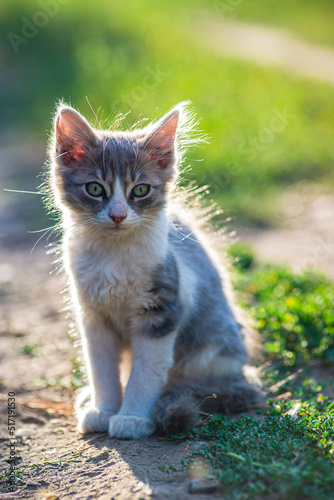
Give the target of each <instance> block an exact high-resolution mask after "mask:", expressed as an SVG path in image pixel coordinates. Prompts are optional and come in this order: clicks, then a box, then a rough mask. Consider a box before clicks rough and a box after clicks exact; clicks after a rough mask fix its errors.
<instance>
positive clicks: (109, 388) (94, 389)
mask: <svg viewBox="0 0 334 500" xmlns="http://www.w3.org/2000/svg"><path fill="white" fill-rule="evenodd" d="M82 337H83V348H84V353H85V357H86V365H87V371H88V379H89V397H87V395H86V397H85V396H79V398H78V402H77V405H76V413H77V417H78V430H79V432H81V433H83V434H87V433H89V432H107V431H108V427H109V419H110V417H111V416H112V415H114V414H115V413H117V412H118V410H119V407H120V405H121V397H122V396H121V384H120V380H119V362H120V345H119V341H118V340H117V338H116V336H115V335H114V334H113V332H112V331H110V329H108V328H106V326H105V325H104V324H103V323H102V322H101V321H99V320H98V319H97V318H96V317H94V318H92V317H89V318H87V315H86V320H85V323H84V327H83V328H82Z"/></svg>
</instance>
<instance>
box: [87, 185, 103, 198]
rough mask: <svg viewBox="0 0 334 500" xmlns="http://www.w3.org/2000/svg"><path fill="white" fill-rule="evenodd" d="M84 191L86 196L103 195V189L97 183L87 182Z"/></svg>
mask: <svg viewBox="0 0 334 500" xmlns="http://www.w3.org/2000/svg"><path fill="white" fill-rule="evenodd" d="M86 191H87V193H88V194H90V195H91V196H95V197H98V196H102V195H104V193H105V191H104V187H103V186H101V184H99V183H98V182H88V184H86Z"/></svg>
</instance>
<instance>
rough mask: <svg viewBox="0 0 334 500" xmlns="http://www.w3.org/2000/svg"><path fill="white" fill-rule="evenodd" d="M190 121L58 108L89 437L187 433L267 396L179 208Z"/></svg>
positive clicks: (69, 265) (68, 259) (213, 268)
mask: <svg viewBox="0 0 334 500" xmlns="http://www.w3.org/2000/svg"><path fill="white" fill-rule="evenodd" d="M185 116H186V109H185V106H184V105H182V104H181V105H178V106H176V107H175V108H173V109H172V110H171V111H170V112H169V113H168V114H166V115H165V116H164V117H163V118H162V119H161V120H160V121H158V122H156V123H153V124H150V125H148V126H146V127H145V128H142V129H138V130H131V131H126V132H122V131H103V130H96V129H94V128H92V127H91V126H90V125H89V123H88V122H87V121H86V120H85V118H83V117H82V116H81V115H80V114H79V113H78V112H77V111H75V110H74V109H72V108H71V107H68V106H65V105H63V104H61V105H60V106H59V107H58V110H57V115H56V119H55V131H54V140H53V143H52V147H51V152H50V157H51V176H50V179H51V187H52V190H53V193H54V199H55V202H56V205H57V206H58V208H59V209H60V210H61V213H62V225H63V230H64V237H63V261H64V267H65V269H66V272H67V274H68V277H69V283H70V290H71V295H72V301H73V305H74V310H75V314H76V319H77V324H78V327H79V330H80V332H81V337H82V345H83V350H84V356H85V361H86V367H87V373H88V378H89V398H88V399H87V398H86V399H85V396H82V397H81V398H79V400H78V404H77V416H78V429H79V431H80V432H82V433H89V432H106V431H108V432H109V434H110V436H111V437H115V438H142V437H144V436H149V435H151V434H153V433H154V431H155V430H156V427H157V426H158V428H159V429H160V430H161V431H162V432H164V433H167V434H170V433H177V432H184V431H186V430H187V429H188V428H189V427H190V426H191V425H194V424H196V423H197V422H198V421H199V419H200V418H199V412H200V411H202V412H210V413H211V412H213V411H217V412H225V413H234V412H239V411H241V410H244V409H246V408H249V406H250V405H251V404H252V403H254V402H256V401H258V400H259V399H260V398H261V394H260V392H259V390H258V389H257V388H256V387H255V386H253V385H251V384H250V383H249V382H248V381H247V380H246V377H245V375H244V366H245V364H246V362H247V353H246V349H245V346H244V340H243V332H242V327H241V325H240V324H239V323H238V321H237V319H236V317H235V314H234V312H233V306H232V304H231V303H229V301H228V299H227V296H226V294H225V291H224V287H225V279H222V276H221V274H220V271H219V269H218V265H217V264H216V263H215V262H214V258H213V257H212V256H211V251H209V250H208V248H207V245H206V244H205V243H204V241H203V239H204V237H203V236H201V233H200V232H199V231H197V230H196V227H192V225H191V224H192V223H191V221H190V222H189V220H188V217H187V215H186V211H184V213H182V208H181V209H179V208H178V209H177V213H175V209H173V203H172V201H171V200H172V189H173V183H175V180H176V178H177V175H178V164H179V161H180V158H181V155H182V151H181V148H180V146H181V145H182V144H181V143H182V141H181V139H180V138H182V132H184V130H183V129H182V123H184V122H185ZM125 350H130V351H131V356H132V366H131V374H130V377H129V380H128V382H127V385H126V388H125V390H124V393H123V391H122V386H121V382H120V361H121V356H122V353H123V352H124V351H125ZM213 393H214V396H215V397H214V396H212V394H213ZM207 396H211V398H210V397H209V398H208V399H206V401H204V402H203V399H204V398H206V397H207ZM201 403H202V404H201Z"/></svg>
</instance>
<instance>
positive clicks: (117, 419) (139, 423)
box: [109, 415, 156, 439]
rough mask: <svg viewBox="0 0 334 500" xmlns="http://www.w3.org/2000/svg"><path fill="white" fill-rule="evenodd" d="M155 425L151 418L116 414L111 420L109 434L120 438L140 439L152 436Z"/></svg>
mask: <svg viewBox="0 0 334 500" xmlns="http://www.w3.org/2000/svg"><path fill="white" fill-rule="evenodd" d="M155 427H156V424H155V422H154V420H152V419H151V418H142V417H128V416H123V415H114V416H113V417H111V418H110V420H109V435H110V437H113V438H118V439H140V438H143V437H147V436H151V435H152V434H153V433H154V431H155Z"/></svg>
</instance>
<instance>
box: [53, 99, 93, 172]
mask: <svg viewBox="0 0 334 500" xmlns="http://www.w3.org/2000/svg"><path fill="white" fill-rule="evenodd" d="M92 134H93V132H92V130H91V129H90V127H89V125H88V124H87V122H86V121H85V120H84V119H82V118H81V116H80V115H79V114H78V113H76V112H75V111H72V110H71V109H66V110H64V111H62V112H60V113H59V115H58V117H57V121H56V151H57V154H58V155H59V156H60V157H61V159H62V161H63V163H65V164H66V165H71V164H72V163H73V162H77V161H78V160H80V159H81V158H84V157H85V155H86V153H85V149H87V148H88V146H89V144H90V142H91V137H92Z"/></svg>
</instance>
